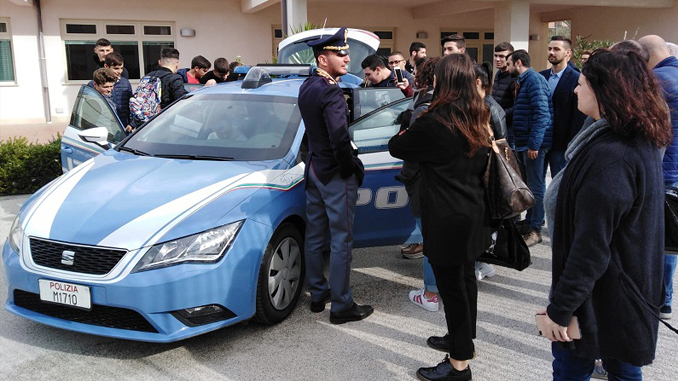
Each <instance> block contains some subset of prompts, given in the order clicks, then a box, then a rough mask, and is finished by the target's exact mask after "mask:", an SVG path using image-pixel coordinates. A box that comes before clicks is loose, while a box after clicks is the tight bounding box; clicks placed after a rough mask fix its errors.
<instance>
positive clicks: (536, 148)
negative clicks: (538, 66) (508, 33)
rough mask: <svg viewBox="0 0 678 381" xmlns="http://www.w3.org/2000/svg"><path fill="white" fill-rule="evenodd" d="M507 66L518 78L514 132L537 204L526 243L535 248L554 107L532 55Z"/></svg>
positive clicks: (520, 53) (517, 55)
mask: <svg viewBox="0 0 678 381" xmlns="http://www.w3.org/2000/svg"><path fill="white" fill-rule="evenodd" d="M507 64H508V70H509V72H510V73H511V75H513V76H514V77H518V81H517V84H516V100H515V106H514V107H513V132H514V138H515V148H516V151H517V152H518V156H519V160H520V161H521V170H524V174H525V177H526V180H527V186H528V187H529V188H530V190H531V191H532V193H533V194H534V199H535V201H536V202H535V204H534V206H533V207H532V208H530V209H529V210H528V211H527V217H526V218H525V223H526V224H527V225H528V226H529V231H528V232H527V234H526V235H525V243H527V245H528V246H534V245H536V244H538V243H540V242H541V241H542V238H541V227H542V223H543V222H544V191H545V190H546V175H545V171H544V166H545V163H546V154H547V153H548V150H549V148H551V142H552V139H553V121H552V118H551V115H553V105H552V103H551V99H550V97H549V85H548V83H547V82H546V79H544V77H543V76H541V75H539V73H537V72H536V71H534V69H532V68H531V67H530V55H529V54H528V53H527V51H525V50H523V49H520V50H516V51H515V52H513V53H511V54H510V55H509V56H508V59H507Z"/></svg>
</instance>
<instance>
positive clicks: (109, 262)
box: [30, 238, 127, 275]
mask: <svg viewBox="0 0 678 381" xmlns="http://www.w3.org/2000/svg"><path fill="white" fill-rule="evenodd" d="M30 243H31V256H32V257H33V262H35V263H36V264H38V265H40V266H45V267H50V268H53V269H59V270H66V271H73V272H77V273H84V274H94V275H103V274H108V272H110V271H111V270H112V269H113V267H115V265H117V264H118V262H120V259H122V257H123V256H124V255H125V254H126V253H127V252H126V251H125V250H119V249H108V248H102V247H92V246H79V245H69V244H67V243H62V242H55V241H47V240H44V239H39V238H31V240H30ZM64 251H72V252H74V253H75V255H74V259H73V264H72V265H66V264H63V263H61V255H62V254H63V252H64Z"/></svg>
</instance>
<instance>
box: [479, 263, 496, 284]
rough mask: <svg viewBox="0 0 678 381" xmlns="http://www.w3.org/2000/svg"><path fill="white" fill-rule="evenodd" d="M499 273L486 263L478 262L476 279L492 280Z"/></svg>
mask: <svg viewBox="0 0 678 381" xmlns="http://www.w3.org/2000/svg"><path fill="white" fill-rule="evenodd" d="M496 273H497V272H496V271H495V270H494V266H492V265H491V264H489V263H485V262H478V261H476V279H478V280H483V278H485V277H487V278H492V277H493V276H494V275H495V274H496Z"/></svg>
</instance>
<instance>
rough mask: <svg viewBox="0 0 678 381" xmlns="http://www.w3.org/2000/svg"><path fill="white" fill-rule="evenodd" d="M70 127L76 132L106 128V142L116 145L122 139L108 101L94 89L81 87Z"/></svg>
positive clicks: (117, 121) (120, 130)
mask: <svg viewBox="0 0 678 381" xmlns="http://www.w3.org/2000/svg"><path fill="white" fill-rule="evenodd" d="M71 126H72V127H74V128H76V129H78V130H86V129H89V128H94V127H106V129H107V130H108V139H107V140H108V141H109V142H111V143H113V144H117V143H119V142H120V141H121V140H122V139H123V138H124V137H125V132H124V131H123V129H122V127H121V126H120V121H119V119H118V117H117V115H115V112H114V111H113V109H111V106H110V105H109V104H108V101H106V99H104V97H103V96H102V95H101V94H99V92H98V91H96V90H95V89H94V88H92V87H89V86H83V87H82V88H81V90H80V94H79V96H78V100H77V103H76V105H75V107H74V109H73V114H72V117H71Z"/></svg>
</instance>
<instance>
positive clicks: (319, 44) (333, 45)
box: [306, 27, 348, 56]
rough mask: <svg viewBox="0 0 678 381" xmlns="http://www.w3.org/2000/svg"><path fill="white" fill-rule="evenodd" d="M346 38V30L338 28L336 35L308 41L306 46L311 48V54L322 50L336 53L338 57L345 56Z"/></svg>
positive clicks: (346, 50)
mask: <svg viewBox="0 0 678 381" xmlns="http://www.w3.org/2000/svg"><path fill="white" fill-rule="evenodd" d="M347 38H348V29H346V28H345V27H344V28H340V29H339V30H338V31H337V33H335V34H333V35H331V36H321V37H320V38H318V39H316V40H313V41H308V42H307V43H306V45H308V46H310V47H311V48H313V52H315V53H316V55H317V53H319V52H321V51H323V50H330V51H333V52H336V53H337V54H338V55H340V56H345V55H347V54H348V43H347V42H346V40H347Z"/></svg>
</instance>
